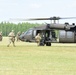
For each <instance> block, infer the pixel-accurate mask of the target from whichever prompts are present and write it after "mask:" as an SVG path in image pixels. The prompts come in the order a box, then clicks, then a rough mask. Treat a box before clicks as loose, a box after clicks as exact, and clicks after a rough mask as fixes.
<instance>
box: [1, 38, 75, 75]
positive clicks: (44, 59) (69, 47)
mask: <svg viewBox="0 0 76 75" xmlns="http://www.w3.org/2000/svg"><path fill="white" fill-rule="evenodd" d="M7 44H8V38H7V37H5V38H3V41H2V42H0V75H76V44H52V47H47V46H40V47H38V46H37V45H36V43H25V42H16V47H13V46H12V44H11V45H10V47H7Z"/></svg>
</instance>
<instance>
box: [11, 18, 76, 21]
mask: <svg viewBox="0 0 76 75" xmlns="http://www.w3.org/2000/svg"><path fill="white" fill-rule="evenodd" d="M60 19H76V17H64V18H60V17H50V18H29V19H20V18H16V19H10V20H13V21H29V20H30V21H31V20H60Z"/></svg>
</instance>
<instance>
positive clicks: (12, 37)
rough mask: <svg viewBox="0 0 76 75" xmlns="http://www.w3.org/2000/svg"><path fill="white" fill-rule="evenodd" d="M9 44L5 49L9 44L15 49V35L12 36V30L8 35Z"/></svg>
mask: <svg viewBox="0 0 76 75" xmlns="http://www.w3.org/2000/svg"><path fill="white" fill-rule="evenodd" d="M8 37H9V44H8V45H7V47H9V45H10V44H11V42H12V43H13V46H14V47H15V34H14V30H12V31H11V32H10V33H9V35H8Z"/></svg>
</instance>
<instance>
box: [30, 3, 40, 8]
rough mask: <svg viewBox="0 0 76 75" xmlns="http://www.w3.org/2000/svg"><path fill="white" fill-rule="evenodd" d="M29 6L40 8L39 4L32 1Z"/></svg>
mask: <svg viewBox="0 0 76 75" xmlns="http://www.w3.org/2000/svg"><path fill="white" fill-rule="evenodd" d="M30 7H31V8H34V9H35V8H36V9H38V8H40V7H41V5H40V4H37V3H32V4H30Z"/></svg>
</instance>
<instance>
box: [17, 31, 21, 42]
mask: <svg viewBox="0 0 76 75" xmlns="http://www.w3.org/2000/svg"><path fill="white" fill-rule="evenodd" d="M20 35H21V33H20V31H19V32H18V33H17V35H16V38H17V41H19V36H20Z"/></svg>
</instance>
